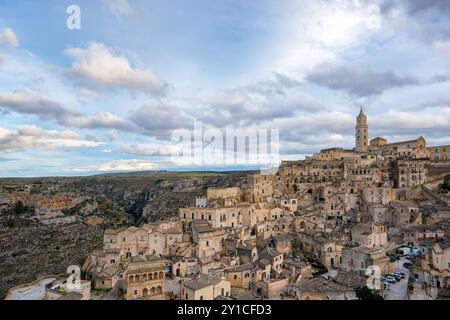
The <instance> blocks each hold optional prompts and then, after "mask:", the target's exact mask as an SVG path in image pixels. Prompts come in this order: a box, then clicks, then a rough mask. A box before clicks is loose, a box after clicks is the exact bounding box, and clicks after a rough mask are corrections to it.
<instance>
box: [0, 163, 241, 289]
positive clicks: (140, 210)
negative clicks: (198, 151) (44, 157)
mask: <svg viewBox="0 0 450 320" xmlns="http://www.w3.org/2000/svg"><path fill="white" fill-rule="evenodd" d="M245 174H246V173H245V172H242V173H228V174H218V173H210V172H209V173H167V172H157V173H133V174H108V175H100V176H94V177H80V178H48V179H46V178H40V179H8V180H6V179H5V180H2V179H0V194H1V195H2V199H5V200H4V201H2V203H0V297H1V296H3V295H4V294H5V293H6V292H7V290H8V289H9V288H11V287H13V286H15V285H18V284H21V283H26V282H30V281H33V280H35V279H36V278H38V277H40V276H43V275H48V274H57V273H61V272H65V271H66V268H67V267H68V266H69V265H72V264H75V265H81V264H82V262H83V260H84V258H85V257H86V256H87V255H88V254H90V253H91V252H92V251H93V250H96V249H101V248H102V247H103V231H104V230H105V229H106V228H120V227H127V226H131V225H134V224H136V225H139V224H142V223H144V222H146V221H155V220H158V219H160V218H163V217H171V216H176V215H177V214H178V209H179V208H180V207H186V206H191V205H194V204H195V200H194V199H195V196H196V195H201V194H205V193H206V189H207V188H208V187H211V186H231V185H234V184H237V183H238V182H239V180H240V178H241V177H242V176H244V175H245ZM31 190H33V191H31ZM36 193H38V195H37V196H36ZM36 197H38V198H39V206H40V207H41V208H44V209H45V208H47V207H48V208H49V209H52V210H57V211H58V209H59V210H60V211H58V212H60V213H61V216H62V218H63V219H61V220H60V221H56V220H52V219H49V220H48V222H49V223H45V224H44V223H43V221H39V220H38V219H36V214H35V211H34V207H35V203H27V201H29V200H28V199H31V198H33V199H34V198H36ZM8 199H10V200H9V203H8ZM46 199H48V200H46ZM51 199H59V200H60V201H56V203H54V202H53V201H52V200H51ZM19 200H20V201H22V202H23V203H24V205H25V206H28V211H25V212H23V213H20V214H18V213H17V212H14V203H15V202H16V201H19ZM65 217H67V218H76V219H64V218H65ZM70 221H74V222H70Z"/></svg>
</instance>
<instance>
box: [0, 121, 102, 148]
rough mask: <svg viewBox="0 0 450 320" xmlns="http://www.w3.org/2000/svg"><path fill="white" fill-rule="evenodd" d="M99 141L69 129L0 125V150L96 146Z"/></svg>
mask: <svg viewBox="0 0 450 320" xmlns="http://www.w3.org/2000/svg"><path fill="white" fill-rule="evenodd" d="M99 145H101V143H100V142H97V141H91V140H85V139H81V137H80V135H79V134H78V133H76V132H74V131H70V130H63V131H58V130H45V129H42V128H40V127H38V126H35V125H23V126H18V127H17V129H16V131H12V130H8V129H5V128H1V127H0V150H4V151H5V150H6V151H12V150H28V149H36V148H44V149H53V148H80V147H87V148H92V147H97V146H99Z"/></svg>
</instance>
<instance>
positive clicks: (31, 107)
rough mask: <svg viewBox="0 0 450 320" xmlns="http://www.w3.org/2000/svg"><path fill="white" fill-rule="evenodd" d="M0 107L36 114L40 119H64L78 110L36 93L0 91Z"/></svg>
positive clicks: (75, 114) (21, 112)
mask: <svg viewBox="0 0 450 320" xmlns="http://www.w3.org/2000/svg"><path fill="white" fill-rule="evenodd" d="M0 109H3V110H4V111H13V112H16V113H20V114H30V115H37V116H39V117H40V118H42V119H46V120H48V119H52V118H53V119H58V120H61V119H64V118H66V117H69V116H78V115H80V113H79V112H77V111H74V110H70V109H67V108H65V107H64V106H63V105H61V104H60V103H59V102H56V101H54V100H52V99H49V98H46V97H43V96H41V95H40V94H37V93H26V92H23V93H21V92H14V93H0Z"/></svg>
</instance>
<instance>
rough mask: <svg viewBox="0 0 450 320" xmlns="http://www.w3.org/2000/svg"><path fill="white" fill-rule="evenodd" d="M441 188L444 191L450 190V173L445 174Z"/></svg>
mask: <svg viewBox="0 0 450 320" xmlns="http://www.w3.org/2000/svg"><path fill="white" fill-rule="evenodd" d="M441 188H442V190H444V191H450V174H448V175H446V176H445V178H444V183H443V184H442V185H441Z"/></svg>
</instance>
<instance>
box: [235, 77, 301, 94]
mask: <svg viewBox="0 0 450 320" xmlns="http://www.w3.org/2000/svg"><path fill="white" fill-rule="evenodd" d="M300 85H301V82H300V81H299V80H297V79H294V78H292V77H290V76H288V75H286V74H283V73H279V72H274V73H273V74H272V77H271V78H269V79H264V80H260V81H257V82H255V83H252V84H249V85H246V86H243V87H241V89H242V90H245V91H247V92H249V93H256V94H260V95H264V96H274V95H285V94H286V91H287V90H288V89H292V88H295V87H298V86H300Z"/></svg>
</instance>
